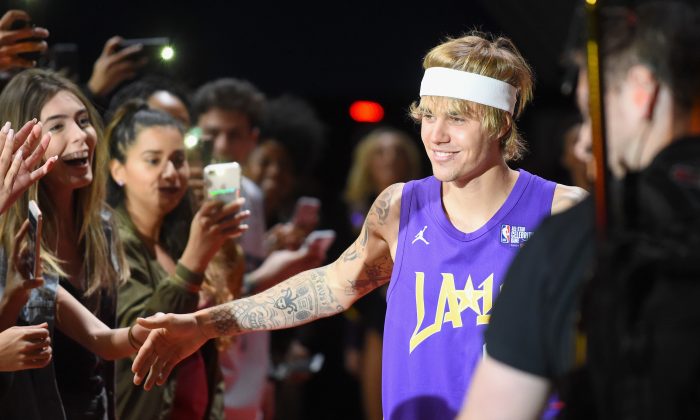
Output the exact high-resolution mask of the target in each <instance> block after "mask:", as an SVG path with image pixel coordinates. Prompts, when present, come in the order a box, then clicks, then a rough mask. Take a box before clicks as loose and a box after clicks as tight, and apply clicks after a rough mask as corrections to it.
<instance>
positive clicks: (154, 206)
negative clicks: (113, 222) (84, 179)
mask: <svg viewBox="0 0 700 420" xmlns="http://www.w3.org/2000/svg"><path fill="white" fill-rule="evenodd" d="M110 169H111V173H112V178H113V179H114V180H115V181H116V182H117V183H118V184H121V185H123V188H124V194H125V197H126V202H127V207H128V208H129V209H130V211H136V212H148V213H149V214H157V215H159V216H160V217H165V215H167V214H168V213H170V212H171V211H172V210H173V209H175V207H177V205H178V204H179V203H180V201H181V200H182V198H183V197H184V196H185V192H186V191H187V179H188V178H189V167H188V166H187V160H186V158H185V145H184V140H183V137H182V134H181V133H180V131H179V130H178V129H177V128H175V127H169V126H155V127H148V128H144V129H143V130H141V131H140V132H139V133H138V134H137V136H136V139H135V140H134V142H133V144H131V146H130V147H129V148H128V150H127V151H126V154H125V158H124V162H123V163H122V162H119V161H117V160H112V162H111V168H110Z"/></svg>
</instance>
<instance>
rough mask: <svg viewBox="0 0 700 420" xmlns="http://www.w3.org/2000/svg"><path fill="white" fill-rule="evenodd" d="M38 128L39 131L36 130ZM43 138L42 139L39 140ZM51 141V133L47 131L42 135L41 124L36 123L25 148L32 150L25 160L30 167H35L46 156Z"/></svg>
mask: <svg viewBox="0 0 700 420" xmlns="http://www.w3.org/2000/svg"><path fill="white" fill-rule="evenodd" d="M37 130H38V133H36V131H37ZM39 139H41V141H39ZM50 141H51V133H46V134H45V135H44V136H43V137H42V136H41V126H39V125H36V126H35V127H34V130H32V134H31V135H30V136H29V138H28V139H27V147H26V148H25V150H31V151H32V152H31V154H29V156H28V157H27V159H25V162H26V164H27V166H28V167H29V168H34V166H36V164H37V163H39V161H40V160H41V158H42V157H43V156H44V152H46V148H47V147H48V146H49V142H50Z"/></svg>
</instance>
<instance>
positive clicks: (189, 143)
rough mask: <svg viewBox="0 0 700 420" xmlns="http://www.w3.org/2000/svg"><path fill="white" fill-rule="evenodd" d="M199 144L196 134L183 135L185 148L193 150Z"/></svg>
mask: <svg viewBox="0 0 700 420" xmlns="http://www.w3.org/2000/svg"><path fill="white" fill-rule="evenodd" d="M198 143H199V137H197V135H196V134H192V133H187V134H186V135H185V147H186V148H188V149H194V148H195V147H196V146H197V144H198Z"/></svg>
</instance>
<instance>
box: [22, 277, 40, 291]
mask: <svg viewBox="0 0 700 420" xmlns="http://www.w3.org/2000/svg"><path fill="white" fill-rule="evenodd" d="M22 285H23V286H24V288H25V289H27V290H30V289H36V288H37V287H41V286H43V285H44V279H43V278H38V279H32V280H25V281H24V283H23V284H22Z"/></svg>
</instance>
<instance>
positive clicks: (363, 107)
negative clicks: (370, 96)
mask: <svg viewBox="0 0 700 420" xmlns="http://www.w3.org/2000/svg"><path fill="white" fill-rule="evenodd" d="M350 118H352V119H353V120H355V121H357V122H369V123H376V122H379V121H381V120H382V118H384V108H383V107H382V106H381V105H379V103H377V102H374V101H355V102H353V103H352V105H350Z"/></svg>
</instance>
